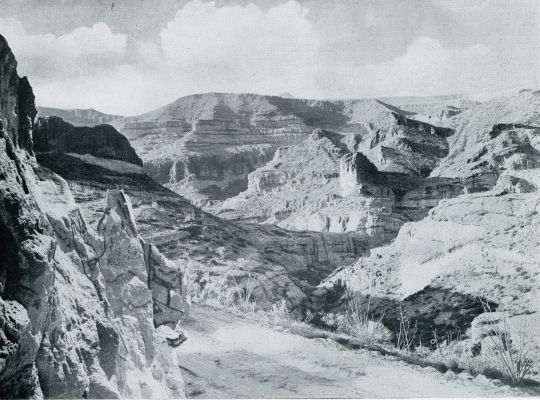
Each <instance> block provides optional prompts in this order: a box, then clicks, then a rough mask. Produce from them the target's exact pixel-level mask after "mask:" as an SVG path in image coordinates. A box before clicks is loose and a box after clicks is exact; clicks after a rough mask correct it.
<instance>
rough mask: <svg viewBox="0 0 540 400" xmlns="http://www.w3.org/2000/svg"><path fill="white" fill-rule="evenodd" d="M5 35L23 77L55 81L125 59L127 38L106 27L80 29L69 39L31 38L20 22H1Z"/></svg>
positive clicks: (61, 37)
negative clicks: (28, 76)
mask: <svg viewBox="0 0 540 400" xmlns="http://www.w3.org/2000/svg"><path fill="white" fill-rule="evenodd" d="M0 26H1V27H2V34H3V35H4V36H5V37H6V39H7V40H8V42H9V44H10V46H11V48H12V49H13V51H14V52H15V55H16V57H17V59H18V60H19V69H20V72H21V73H23V74H28V75H31V76H32V77H36V78H47V77H49V78H51V79H55V78H57V77H58V76H61V75H64V76H65V75H71V74H80V73H81V72H85V71H86V72H87V71H88V70H91V69H97V70H99V69H100V68H103V67H106V66H110V65H115V64H117V63H118V62H119V61H120V60H121V59H122V58H123V57H124V55H125V52H126V41H127V37H126V35H123V34H114V33H112V32H111V30H110V28H109V27H108V26H107V25H105V24H104V23H97V24H94V25H93V26H92V27H91V28H88V27H80V28H77V29H75V30H73V31H72V32H70V33H67V34H65V35H60V36H56V35H53V34H34V35H32V34H28V33H27V32H26V31H25V29H24V28H23V26H22V25H21V23H20V22H18V21H16V20H13V19H2V18H0Z"/></svg>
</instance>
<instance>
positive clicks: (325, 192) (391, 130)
mask: <svg viewBox="0 0 540 400" xmlns="http://www.w3.org/2000/svg"><path fill="white" fill-rule="evenodd" d="M355 107H356V109H355V112H354V113H353V114H354V115H355V118H356V119H355V120H354V121H353V122H354V124H356V125H355V127H354V129H353V130H351V131H350V132H342V133H336V132H331V131H325V130H321V129H317V130H315V131H314V132H313V133H312V134H311V135H310V137H309V138H307V139H306V140H305V141H304V142H303V143H301V144H299V145H295V146H289V147H285V148H281V149H279V150H278V151H277V152H276V154H275V156H274V159H273V160H272V161H271V162H270V163H269V164H268V165H266V166H265V167H262V168H259V169H257V170H256V171H254V172H252V173H251V174H250V175H249V177H248V182H249V185H248V190H247V191H245V192H243V193H241V194H240V195H238V196H236V197H234V198H230V199H227V200H226V201H225V202H224V203H223V205H222V206H221V207H217V208H215V212H216V213H217V214H218V215H220V216H223V217H225V218H229V219H249V220H252V221H257V222H267V223H276V224H278V225H279V226H282V227H285V228H288V229H295V230H312V231H323V232H325V231H329V232H358V233H362V234H363V235H366V236H367V237H368V238H369V239H370V242H371V243H373V244H382V243H385V242H387V241H388V240H389V239H391V238H393V237H395V235H396V234H397V232H398V230H399V228H400V227H401V226H402V225H403V223H405V222H407V221H411V220H417V219H419V218H422V217H424V216H425V215H426V214H427V211H428V210H429V209H430V208H431V207H433V206H435V205H436V204H437V203H438V201H439V200H440V199H442V198H446V197H452V196H457V195H459V194H461V193H462V192H463V190H465V187H466V186H469V189H471V190H479V189H480V188H479V187H478V185H472V183H465V182H460V181H459V179H453V180H452V179H443V178H441V179H426V178H425V177H426V176H427V175H429V173H430V172H431V171H432V170H433V169H434V168H435V167H436V166H437V165H438V163H440V161H441V160H442V159H443V158H444V157H445V156H446V155H447V154H448V151H449V145H448V138H449V137H451V135H453V133H454V131H453V130H451V129H449V128H439V127H435V126H432V125H430V124H427V123H424V122H420V121H415V120H412V119H410V118H408V117H407V115H410V113H408V112H405V111H402V110H400V109H398V108H396V107H394V106H391V105H389V104H386V103H384V102H381V101H377V100H372V101H366V102H363V103H362V104H356V105H355ZM366 156H367V157H366ZM473 186H475V187H474V188H473Z"/></svg>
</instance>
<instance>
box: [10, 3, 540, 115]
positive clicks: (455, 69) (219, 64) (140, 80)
mask: <svg viewBox="0 0 540 400" xmlns="http://www.w3.org/2000/svg"><path fill="white" fill-rule="evenodd" d="M383 3H384V2H383ZM407 4H409V3H407ZM460 4H461V6H460V7H458V6H459V5H460ZM469 4H472V3H468V2H463V3H459V4H458V3H456V6H454V8H453V9H452V10H450V11H449V10H446V13H449V12H452V13H455V14H460V15H461V14H464V15H465V16H464V17H460V18H462V19H463V20H464V21H465V20H466V19H467V18H469V17H470V15H472V14H474V13H478V12H482V13H484V14H486V15H485V18H487V16H492V18H493V19H494V20H495V21H499V19H500V18H502V17H500V16H499V14H501V12H499V11H498V12H495V11H489V12H487V11H486V10H485V9H484V8H485V7H484V8H482V4H483V3H474V7H470V6H469ZM490 4H491V3H490ZM523 4H525V3H523ZM496 5H497V4H494V5H491V7H492V8H493V7H495V6H496ZM343 7H345V6H343ZM478 7H480V8H478ZM349 8H350V10H351V12H352V11H353V10H354V7H353V6H350V7H349V6H347V7H345V10H342V9H340V10H341V11H340V13H339V15H337V16H334V17H332V15H333V14H332V13H331V12H330V11H331V10H332V9H333V8H331V9H330V10H328V12H327V13H326V14H328V18H330V17H332V18H330V19H326V18H322V19H319V20H317V19H314V18H309V14H308V12H307V9H306V6H304V5H301V4H299V3H298V2H296V1H289V2H288V3H282V4H278V5H274V6H272V7H268V8H267V9H265V10H262V9H261V8H260V7H258V6H256V5H254V4H249V5H247V6H240V5H226V6H218V5H216V4H215V3H212V2H210V3H208V2H201V1H199V0H196V1H194V2H190V3H187V4H186V5H185V6H184V7H183V8H181V9H180V10H178V11H177V13H176V14H175V15H173V16H172V19H171V20H170V21H169V22H168V23H167V24H165V25H163V26H164V27H163V28H162V29H161V31H160V35H159V37H157V38H155V40H154V41H136V40H134V39H133V38H132V37H130V42H129V43H128V42H127V36H126V35H124V34H119V33H114V32H113V31H112V30H111V29H110V28H109V26H107V25H106V24H105V23H102V22H101V23H97V24H94V25H93V26H91V27H89V28H88V27H80V28H77V29H75V30H73V31H71V32H68V33H66V34H63V35H52V34H29V33H27V31H25V30H24V29H23V27H22V26H21V24H20V23H19V22H17V21H14V20H9V19H1V18H0V31H1V33H2V34H4V35H5V36H6V37H7V39H8V41H9V43H10V45H11V46H12V48H13V50H14V52H15V55H16V57H17V59H18V61H19V72H20V74H28V75H29V78H30V81H31V83H32V85H33V87H34V90H35V92H36V95H37V101H38V103H39V104H42V105H50V106H56V107H81V108H83V107H94V108H97V109H99V110H102V111H105V112H110V113H119V114H137V113H142V112H145V111H149V110H151V109H154V108H157V107H159V106H162V105H164V104H166V103H167V102H170V101H172V100H174V99H175V98H177V97H180V96H183V95H187V94H192V93H201V92H210V91H220V92H255V93H265V94H278V93H283V92H290V93H293V94H294V95H295V96H296V97H308V98H309V97H313V98H340V97H341V98H343V97H370V96H371V97H374V96H392V95H434V94H445V93H457V92H463V93H479V92H482V93H486V92H496V91H505V90H508V89H511V88H514V87H537V86H539V85H540V77H539V73H540V58H539V57H538V51H537V50H538V47H537V45H535V44H531V43H528V42H527V41H524V40H522V39H520V38H523V37H526V36H527V35H525V33H527V32H529V31H528V30H527V29H530V30H531V31H534V29H536V28H535V27H534V26H529V25H525V24H521V25H519V23H518V22H517V20H516V21H514V22H513V23H514V24H515V25H519V27H515V29H514V28H512V29H514V30H516V29H518V28H519V29H521V30H519V32H518V33H519V34H516V35H515V36H512V35H511V34H510V33H508V32H505V34H504V35H503V36H504V40H502V39H501V40H499V36H497V38H493V37H492V36H493V35H491V36H490V35H487V33H489V32H487V33H486V32H484V31H486V29H487V28H486V27H485V26H484V25H482V26H478V24H477V21H478V20H477V19H474V21H475V24H476V25H474V29H477V30H480V29H482V30H483V32H484V34H483V35H481V36H478V37H479V39H478V40H476V39H474V35H472V36H473V37H471V38H467V41H466V42H460V40H458V39H456V38H454V39H455V40H454V41H449V42H446V41H443V40H442V39H440V38H441V37H444V36H443V35H439V36H438V37H439V39H437V38H435V36H437V35H436V34H431V33H423V34H422V35H421V34H419V33H417V32H416V30H415V28H414V27H410V26H409V25H410V23H409V22H408V21H405V20H406V18H405V20H404V21H405V22H406V23H407V24H408V25H407V28H404V27H402V26H401V25H399V26H396V27H393V26H392V24H393V23H394V22H396V21H397V22H399V21H401V20H399V18H398V17H397V16H396V13H395V10H394V9H393V8H392V7H390V5H388V6H387V8H389V9H390V10H388V9H387V8H385V4H383V5H382V9H381V10H377V9H376V8H374V9H373V10H371V9H370V8H369V7H368V8H367V9H365V10H364V9H361V10H360V11H362V12H358V13H357V14H351V16H350V18H349V19H347V18H345V17H346V16H347V15H346V14H343V13H346V12H348V10H349ZM455 8H457V10H455ZM524 8H526V7H521V8H520V10H522V9H524ZM495 9H496V7H495ZM490 10H491V9H490ZM311 11H312V10H310V12H311ZM377 11H380V12H377ZM522 11H523V10H522ZM520 12H521V11H520ZM426 20H429V17H426ZM467 20H468V19H467ZM397 22H396V23H397ZM401 22H403V21H401ZM454 22H455V21H454ZM509 24H510V22H509ZM489 25H490V26H492V27H493V26H498V25H499V24H498V23H495V22H493V23H490V24H489ZM437 26H438V25H437ZM463 26H465V25H463ZM506 26H507V25H506V24H503V25H502V27H501V28H500V29H503V28H504V29H506V28H505V27H506ZM524 26H525V27H524ZM527 26H528V27H529V28H527V29H526V27H527ZM336 27H338V28H339V29H338V30H335V29H334V28H336ZM392 29H393V31H392ZM441 29H443V30H444V29H446V28H444V26H442V27H441ZM418 31H420V29H418ZM400 32H403V34H404V35H406V38H405V39H404V38H402V37H401V36H399V37H398V36H397V35H399V34H400ZM475 32H476V31H475ZM507 33H508V34H507ZM384 35H386V36H384ZM415 35H417V36H415ZM497 35H498V34H497ZM383 36H384V40H382V39H381V37H383ZM529 36H530V35H529ZM516 38H517V39H516ZM398 39H403V40H398ZM495 39H497V40H495ZM514 39H515V40H514ZM388 40H392V41H394V42H396V43H393V44H395V46H393V47H392V48H391V50H388V51H386V50H385V49H388V48H389V47H388V43H389V42H388ZM490 40H491V42H490ZM507 42H508V43H507ZM518 42H519V43H518ZM531 42H534V41H531ZM475 43H476V44H475ZM534 43H536V42H534ZM535 46H536V47H535ZM337 47H339V49H340V51H336V52H331V51H330V52H329V51H328V49H329V48H330V49H332V48H337ZM394 47H395V48H394ZM531 47H532V48H533V50H531ZM349 49H350V51H349ZM399 49H401V51H402V53H401V54H396V53H397V52H398V51H399ZM534 49H536V51H534ZM342 50H344V51H342ZM379 50H380V51H379ZM382 50H385V51H382ZM359 53H360V54H359ZM374 60H384V61H382V62H381V61H374Z"/></svg>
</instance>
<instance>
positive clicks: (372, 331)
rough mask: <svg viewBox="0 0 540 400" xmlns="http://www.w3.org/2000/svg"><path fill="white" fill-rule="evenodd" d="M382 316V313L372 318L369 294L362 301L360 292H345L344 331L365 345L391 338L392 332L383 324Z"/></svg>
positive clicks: (383, 341) (386, 340)
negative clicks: (365, 299)
mask: <svg viewBox="0 0 540 400" xmlns="http://www.w3.org/2000/svg"><path fill="white" fill-rule="evenodd" d="M383 317H384V315H381V316H380V317H379V318H374V316H373V315H372V313H371V296H368V299H367V301H364V302H363V301H362V297H361V295H360V294H357V293H354V292H351V291H348V292H347V311H346V326H345V331H346V332H345V333H347V334H349V335H351V336H353V337H354V338H355V339H358V340H359V341H360V342H361V343H362V344H365V345H373V344H377V343H385V342H388V341H390V339H391V338H392V333H391V332H390V330H389V329H388V328H386V327H385V326H384V325H383V323H382V319H383Z"/></svg>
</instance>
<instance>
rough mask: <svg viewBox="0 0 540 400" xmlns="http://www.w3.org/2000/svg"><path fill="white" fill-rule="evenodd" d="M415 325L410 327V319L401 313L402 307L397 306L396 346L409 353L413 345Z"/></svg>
mask: <svg viewBox="0 0 540 400" xmlns="http://www.w3.org/2000/svg"><path fill="white" fill-rule="evenodd" d="M416 329H417V325H416V323H415V325H414V328H413V329H411V321H410V320H409V319H408V318H407V317H405V315H404V314H403V307H402V306H401V305H400V306H399V333H398V336H397V341H396V345H397V348H398V349H400V350H403V351H406V352H407V353H410V352H411V350H412V349H413V347H414V338H415V336H416Z"/></svg>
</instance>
